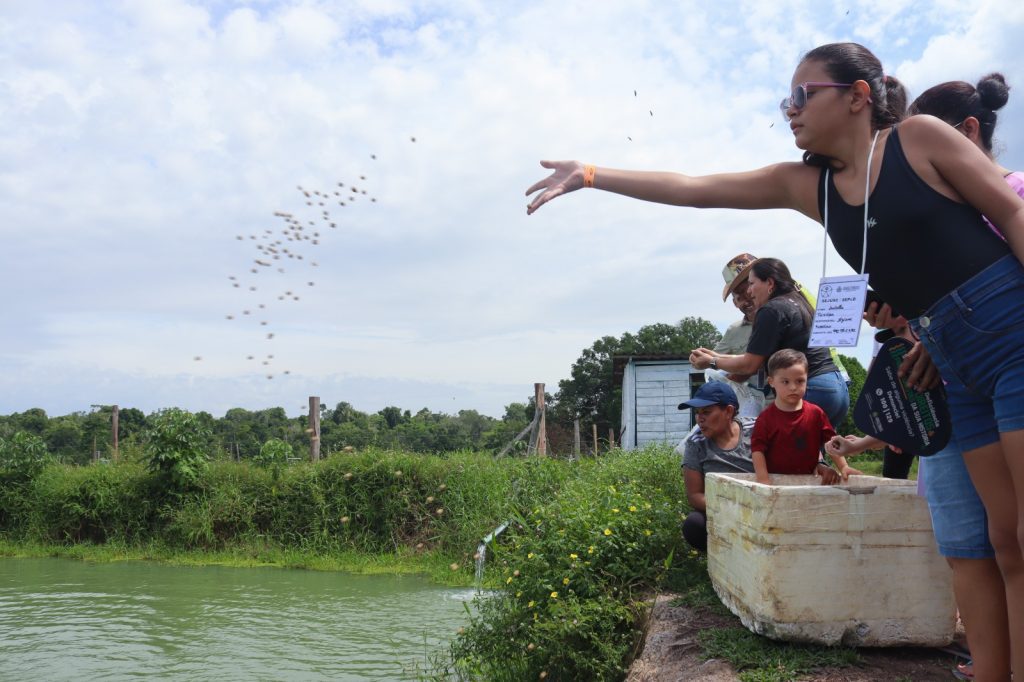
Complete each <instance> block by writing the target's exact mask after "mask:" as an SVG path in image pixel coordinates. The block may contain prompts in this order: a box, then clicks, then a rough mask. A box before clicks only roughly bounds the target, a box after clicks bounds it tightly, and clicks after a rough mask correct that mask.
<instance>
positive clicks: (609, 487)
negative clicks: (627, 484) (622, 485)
mask: <svg viewBox="0 0 1024 682" xmlns="http://www.w3.org/2000/svg"><path fill="white" fill-rule="evenodd" d="M608 490H609V491H610V492H611V494H612V495H614V494H615V486H613V485H610V486H608Z"/></svg>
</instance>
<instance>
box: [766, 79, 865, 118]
mask: <svg viewBox="0 0 1024 682" xmlns="http://www.w3.org/2000/svg"><path fill="white" fill-rule="evenodd" d="M851 85H853V83H819V82H817V81H807V82H806V83H801V84H800V85H798V86H796V87H795V88H793V93H792V94H791V95H790V96H789V97H783V98H782V101H781V102H779V110H780V111H782V118H784V119H785V120H787V121H788V120H789V114H787V113H786V112H787V111H789V110H790V108H793V109H797V110H799V109H803V108H804V107H805V106H807V98H808V97H810V94H809V93H808V92H807V88H848V87H850V86H851Z"/></svg>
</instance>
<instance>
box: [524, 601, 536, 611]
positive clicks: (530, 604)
mask: <svg viewBox="0 0 1024 682" xmlns="http://www.w3.org/2000/svg"><path fill="white" fill-rule="evenodd" d="M535 603H536V602H534V601H533V600H532V599H531V600H530V603H529V604H527V605H526V608H528V609H532V608H533V605H534V604H535Z"/></svg>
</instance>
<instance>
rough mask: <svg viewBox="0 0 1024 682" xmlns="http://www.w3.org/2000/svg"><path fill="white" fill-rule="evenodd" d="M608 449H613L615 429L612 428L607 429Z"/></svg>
mask: <svg viewBox="0 0 1024 682" xmlns="http://www.w3.org/2000/svg"><path fill="white" fill-rule="evenodd" d="M608 449H609V450H614V449H615V427H614V426H609V427H608Z"/></svg>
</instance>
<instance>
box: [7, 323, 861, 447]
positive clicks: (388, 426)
mask: <svg viewBox="0 0 1024 682" xmlns="http://www.w3.org/2000/svg"><path fill="white" fill-rule="evenodd" d="M719 338H721V337H720V334H719V333H718V330H717V329H715V327H714V325H712V324H711V323H710V322H708V321H707V320H704V319H701V318H698V317H687V318H684V319H682V320H680V321H679V322H677V323H676V324H664V323H659V324H651V325H646V326H644V327H641V328H640V329H639V330H638V331H637V332H636V333H632V332H626V333H624V334H623V335H622V336H620V337H615V336H604V337H602V338H600V339H598V340H597V341H595V342H594V343H593V344H592V345H591V346H590V347H589V348H586V349H584V350H583V352H582V353H581V354H580V357H579V358H578V359H577V360H576V362H574V363H573V365H572V367H571V369H570V376H569V378H568V379H564V380H562V381H560V382H559V384H558V392H557V393H556V394H555V395H554V396H551V395H546V396H545V403H546V404H547V405H548V420H547V425H548V442H549V443H550V444H551V446H552V449H553V451H554V452H559V453H561V452H568V451H569V449H570V448H571V447H572V423H573V420H574V419H576V418H577V417H578V418H579V419H580V420H581V421H582V422H583V423H584V425H585V426H586V428H588V429H589V425H590V424H594V423H596V424H597V425H598V428H599V433H600V436H601V438H604V437H605V436H606V435H607V429H608V428H609V427H612V428H615V429H616V430H618V429H619V417H620V414H621V410H622V404H621V387H620V386H616V385H614V383H613V381H612V358H613V357H614V356H616V355H665V354H671V355H686V354H688V353H689V352H690V351H691V350H692V349H693V348H696V347H698V346H713V345H714V344H715V343H717V342H718V340H719ZM842 359H843V362H844V363H845V364H846V368H847V370H848V371H849V373H850V375H851V379H852V384H851V390H850V394H851V404H852V402H853V401H855V400H856V398H857V396H858V395H859V394H860V387H861V386H862V385H863V383H864V376H865V370H864V368H863V367H862V366H861V364H860V363H859V362H857V360H856V359H855V358H852V357H847V356H843V358H842ZM535 407H536V405H535V400H534V397H533V396H530V398H529V399H528V400H526V401H524V402H513V403H509V404H508V405H506V406H505V412H504V414H503V415H502V416H501V418H499V419H496V418H494V417H489V416H487V415H483V414H480V413H479V412H477V411H476V410H460V411H459V412H458V413H457V414H454V415H452V414H445V413H442V412H432V411H431V410H429V409H427V408H423V409H421V410H419V411H418V412H416V413H415V414H413V413H412V412H411V411H410V410H403V409H402V408H400V407H397V406H394V405H389V406H388V407H385V408H383V409H381V410H378V411H377V412H375V413H372V414H370V413H366V412H361V411H359V410H357V409H356V408H355V407H353V406H352V405H351V404H350V403H348V402H339V403H337V404H336V405H335V406H334V408H333V409H332V408H329V407H327V406H325V405H321V408H320V411H321V414H320V448H321V453H322V455H323V456H329V455H330V454H331V453H333V452H338V451H340V450H343V449H345V448H354V449H361V448H365V447H368V446H375V447H380V448H386V449H396V450H407V451H413V452H429V453H440V452H451V451H455V450H467V449H471V450H490V451H492V452H497V451H498V450H500V449H502V448H503V447H504V446H505V445H507V444H508V443H509V442H510V441H511V440H512V439H513V438H514V437H515V436H516V435H517V434H518V433H520V432H521V431H522V430H523V429H524V428H525V427H526V426H527V425H528V424H529V423H530V421H531V420H532V419H533V415H534V411H535ZM170 412H171V411H161V412H157V413H154V414H151V415H148V416H147V415H145V414H144V413H143V412H142V411H141V410H138V409H136V408H132V407H128V408H121V409H120V411H119V426H120V429H119V433H120V445H121V448H122V451H128V452H130V453H135V456H136V457H137V458H140V459H141V458H144V457H145V456H146V455H145V452H146V445H147V443H148V442H150V441H151V440H152V439H153V438H154V437H155V435H154V434H158V433H160V429H159V428H156V427H157V426H158V425H159V424H161V423H163V422H162V421H161V420H163V421H166V420H170V421H173V422H175V423H176V424H178V425H179V426H180V425H181V424H183V423H184V421H183V420H185V419H186V418H185V417H181V416H180V414H179V413H180V412H181V411H180V410H178V411H175V412H174V415H176V416H173V417H172V416H168V414H169V413H170ZM185 414H188V413H185ZM110 418H111V410H110V407H109V406H95V409H94V410H93V411H91V412H75V413H72V414H68V415H63V416H59V417H49V416H47V414H46V412H45V411H43V410H41V409H38V408H33V409H30V410H26V411H24V412H21V413H15V414H11V415H8V416H0V440H2V441H3V442H5V443H7V444H8V446H10V444H11V443H13V442H14V441H13V440H12V438H13V436H14V435H15V434H16V433H24V434H28V435H31V436H33V437H34V438H35V439H36V440H34V441H32V442H33V443H36V442H37V441H38V443H41V444H43V446H44V447H45V450H46V452H47V453H48V454H49V455H50V456H52V457H54V458H56V459H58V460H60V461H63V462H67V463H77V464H84V463H87V462H89V461H90V459H91V457H92V452H93V448H94V444H95V448H96V449H98V450H99V451H100V453H101V455H102V456H105V457H106V456H109V455H110V451H111V447H112V443H111V434H110V423H111V421H110ZM187 422H188V423H189V424H192V425H194V426H195V428H196V433H195V434H193V436H192V437H190V441H189V447H194V448H198V449H200V450H202V451H203V452H205V453H207V454H209V455H210V456H212V457H221V458H231V459H239V460H250V461H256V460H258V459H260V456H261V452H262V453H263V457H264V458H265V459H269V460H273V461H278V460H279V459H280V458H281V456H282V453H285V452H291V453H293V454H292V456H300V457H301V456H304V455H305V453H308V451H309V434H308V433H307V430H306V429H307V428H308V417H307V416H306V415H301V416H297V417H288V415H287V413H286V412H285V411H284V409H283V408H280V407H273V408H268V409H265V410H246V409H243V408H240V407H236V408H232V409H230V410H228V411H227V413H225V415H224V416H223V417H221V418H219V419H218V418H215V417H213V416H212V415H210V414H208V413H206V412H198V413H195V414H194V415H189V416H188V418H187ZM164 427H166V424H165V425H164ZM164 427H161V428H164ZM853 428H854V427H853V423H852V421H850V420H849V419H848V422H847V423H846V424H844V425H843V427H842V428H841V429H840V430H841V431H843V432H844V433H850V432H852V430H853ZM164 431H166V428H164ZM584 440H586V435H584ZM271 441H273V442H274V444H273V445H272V446H271V447H270V449H269V450H268V449H266V445H267V443H268V442H271ZM20 442H22V443H27V442H29V441H27V440H25V436H22V437H21V440H20ZM34 447H35V446H34ZM37 450H38V448H36V450H33V453H35V454H38V452H37ZM520 450H525V444H524V445H523V447H522V448H520ZM35 454H33V457H35ZM8 456H10V457H13V456H14V455H13V454H11V453H9V454H8ZM283 456H284V457H285V459H287V457H288V456H289V455H287V454H285V455H283ZM197 466H198V464H197Z"/></svg>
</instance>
